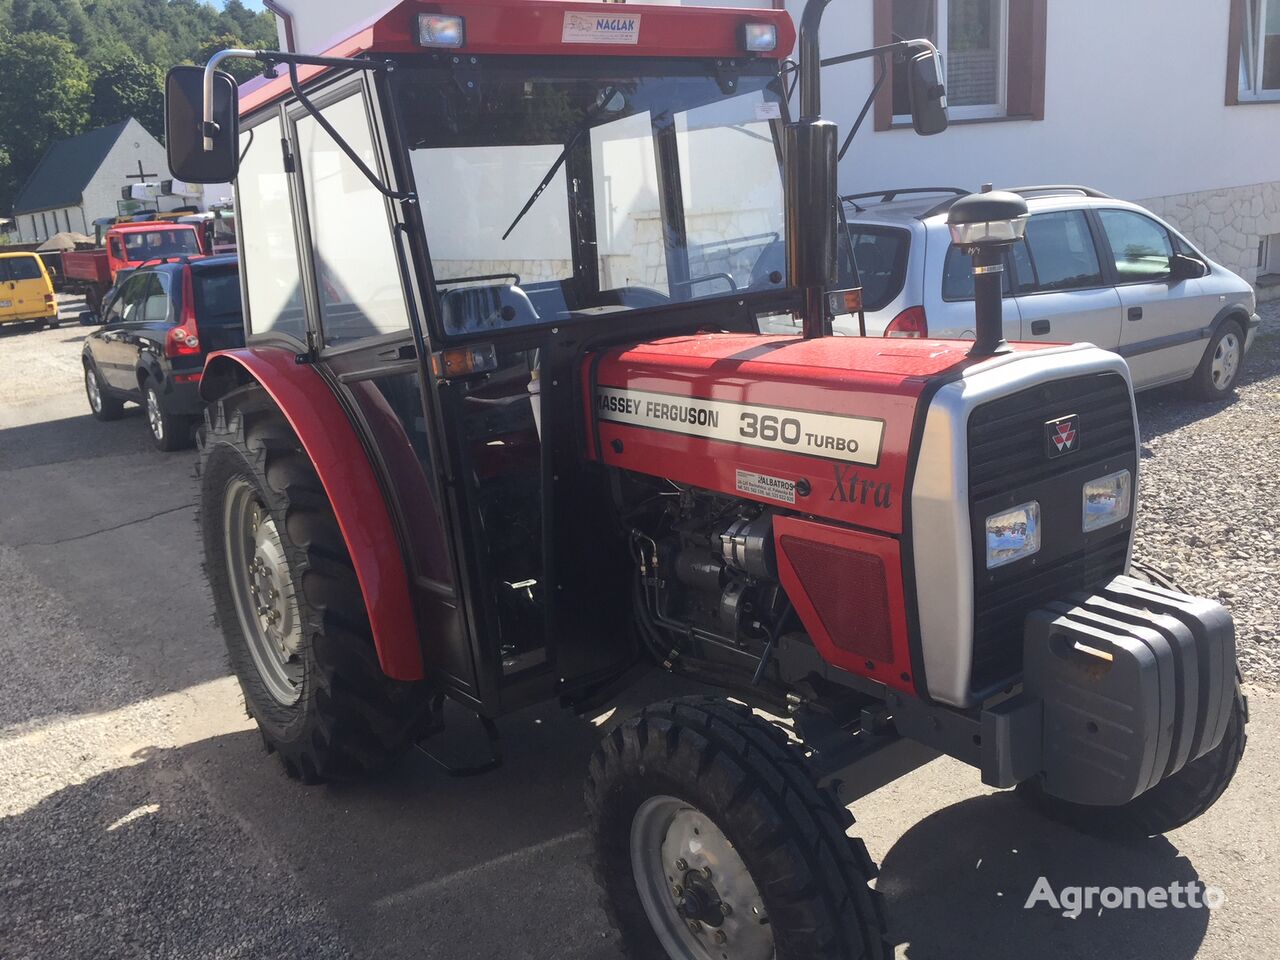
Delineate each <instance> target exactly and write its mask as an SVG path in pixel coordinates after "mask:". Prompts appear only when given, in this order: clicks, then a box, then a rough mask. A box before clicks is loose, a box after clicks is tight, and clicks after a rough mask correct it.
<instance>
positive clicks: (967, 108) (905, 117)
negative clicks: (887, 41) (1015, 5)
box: [893, 0, 1280, 122]
mask: <svg viewBox="0 0 1280 960" xmlns="http://www.w3.org/2000/svg"><path fill="white" fill-rule="evenodd" d="M1276 2H1277V3H1278V4H1280V0H1276ZM1008 23H1009V6H1008V0H894V4H893V32H894V35H895V37H900V38H902V39H903V40H914V39H916V38H917V37H928V38H929V39H930V40H932V41H933V42H934V45H935V46H937V48H938V49H939V50H940V51H942V55H943V63H944V65H945V66H946V71H947V72H946V77H947V102H948V103H949V104H950V106H951V116H952V117H954V118H955V119H957V120H964V119H979V118H984V117H1002V116H1004V115H1005V91H1006V90H1007V89H1008V81H1007V79H1006V76H1007V65H1008V54H1009V47H1008V42H1007V40H1006V36H1007V33H1008ZM904 74H905V71H902V70H897V71H895V76H894V84H893V113H894V121H895V122H907V121H909V120H910V119H911V118H910V113H911V101H910V99H909V97H908V94H907V85H906V77H905V76H904Z"/></svg>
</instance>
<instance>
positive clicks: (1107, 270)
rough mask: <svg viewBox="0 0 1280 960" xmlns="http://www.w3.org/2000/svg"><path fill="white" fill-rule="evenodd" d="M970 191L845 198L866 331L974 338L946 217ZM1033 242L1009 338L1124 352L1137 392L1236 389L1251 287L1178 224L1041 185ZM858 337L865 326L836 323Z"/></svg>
mask: <svg viewBox="0 0 1280 960" xmlns="http://www.w3.org/2000/svg"><path fill="white" fill-rule="evenodd" d="M966 192H967V191H964V190H960V189H954V190H936V189H932V190H899V191H893V192H888V193H883V194H879V193H877V194H872V195H870V196H861V195H860V196H855V197H850V198H846V200H845V214H846V217H847V219H848V223H849V232H850V239H851V240H852V242H853V248H854V255H855V259H856V261H857V264H858V270H859V274H860V278H861V281H862V288H863V305H864V309H865V311H866V326H867V333H868V335H872V336H917V337H919V336H929V337H965V338H971V337H972V336H973V278H972V276H971V273H970V263H969V258H968V257H966V256H965V255H964V254H963V253H962V252H961V251H960V250H959V249H957V248H956V247H954V246H953V245H952V243H951V235H950V233H949V231H948V229H947V211H948V210H949V209H950V207H951V204H952V203H954V202H955V200H956V199H957V198H958V197H959V196H961V195H963V194H964V193H966ZM1015 192H1018V193H1020V194H1022V195H1023V196H1024V197H1025V198H1026V200H1027V205H1028V207H1029V208H1030V210H1031V220H1030V221H1029V223H1028V225H1027V234H1026V239H1025V240H1024V241H1022V242H1021V243H1019V244H1017V245H1016V246H1014V247H1013V248H1012V252H1011V255H1010V256H1009V257H1008V260H1007V262H1006V265H1005V267H1006V269H1005V274H1004V276H1005V301H1004V324H1005V337H1006V338H1007V339H1009V340H1027V341H1033V340H1044V341H1048V342H1055V343H1058V342H1080V341H1086V342H1089V343H1093V344H1096V345H1097V346H1100V347H1104V348H1106V349H1108V350H1114V351H1116V352H1117V353H1119V354H1120V355H1121V356H1122V357H1124V358H1125V359H1126V360H1127V361H1128V363H1129V368H1130V370H1131V371H1132V374H1133V383H1134V386H1135V388H1137V389H1139V390H1145V389H1148V388H1150V387H1156V386H1160V385H1162V384H1166V383H1174V382H1177V381H1181V380H1192V381H1193V385H1194V387H1195V389H1196V391H1197V392H1198V393H1199V394H1200V395H1201V396H1203V397H1204V398H1206V399H1217V398H1220V397H1223V396H1225V395H1226V394H1228V393H1230V391H1231V390H1232V388H1233V387H1234V386H1235V384H1236V382H1237V381H1238V379H1239V376H1240V368H1241V364H1242V363H1243V361H1244V358H1245V354H1246V353H1247V352H1248V350H1249V348H1250V347H1251V346H1252V344H1253V339H1254V335H1255V332H1256V330H1257V327H1258V317H1257V316H1256V314H1255V312H1254V310H1255V297H1254V292H1253V288H1252V287H1251V286H1250V285H1249V284H1248V283H1246V282H1245V281H1244V280H1242V279H1241V278H1240V277H1238V276H1236V275H1235V274H1234V273H1232V272H1231V271H1230V270H1228V269H1226V268H1225V267H1223V266H1221V265H1219V264H1217V263H1214V262H1213V261H1212V260H1210V259H1209V258H1208V257H1206V256H1205V255H1204V254H1202V253H1201V252H1200V251H1199V250H1197V249H1196V248H1195V246H1194V245H1193V244H1192V243H1191V242H1190V241H1189V240H1187V238H1186V237H1184V236H1183V235H1182V234H1180V233H1179V232H1178V231H1177V230H1175V229H1174V228H1173V227H1171V226H1170V225H1169V224H1167V223H1166V222H1165V221H1163V220H1161V219H1160V218H1159V217H1157V216H1155V215H1154V214H1152V213H1151V212H1150V211H1148V210H1145V209H1143V208H1142V207H1140V206H1137V205H1136V204H1132V203H1126V202H1124V201H1121V200H1115V199H1112V198H1111V197H1108V196H1106V195H1105V194H1102V193H1098V192H1097V191H1095V190H1091V189H1089V188H1087V187H1033V188H1023V189H1019V190H1017V191H1015ZM835 327H836V332H837V333H842V334H847V335H852V336H856V335H857V334H858V332H859V331H858V323H857V320H856V318H854V317H850V316H840V317H837V318H836V321H835Z"/></svg>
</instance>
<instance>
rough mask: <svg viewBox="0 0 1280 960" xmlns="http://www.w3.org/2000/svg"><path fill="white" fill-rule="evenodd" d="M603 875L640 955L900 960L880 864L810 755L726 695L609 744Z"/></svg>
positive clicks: (600, 857)
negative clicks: (821, 781)
mask: <svg viewBox="0 0 1280 960" xmlns="http://www.w3.org/2000/svg"><path fill="white" fill-rule="evenodd" d="M586 801H587V811H588V818H589V821H590V829H591V834H592V846H593V854H594V859H595V872H596V880H597V883H598V884H599V885H600V887H601V889H602V891H603V893H604V907H605V911H606V912H607V914H608V915H609V917H610V919H611V920H612V921H613V924H614V927H615V928H616V929H617V930H618V931H619V933H620V934H621V941H622V942H621V946H622V948H623V949H624V950H625V951H626V952H627V954H628V955H629V956H631V957H633V958H637V960H641V958H642V960H666V958H671V960H729V958H732V960H769V958H773V957H777V958H779V960H819V958H821V960H859V958H867V960H879V958H884V957H891V956H892V955H893V950H892V948H891V947H890V946H889V945H888V944H887V942H886V940H885V924H884V915H883V910H882V908H881V905H880V901H879V894H878V893H876V891H874V890H872V889H871V888H870V887H869V886H868V883H869V882H870V881H871V880H872V879H873V878H874V877H875V875H876V870H875V865H874V864H873V863H872V861H871V857H870V855H869V854H868V853H867V848H866V845H865V844H864V843H863V842H862V841H861V840H858V839H853V838H850V837H849V836H848V835H847V834H846V832H845V831H846V830H847V828H848V827H849V826H850V825H851V824H852V823H853V817H852V816H851V815H850V814H849V811H848V810H847V809H846V808H845V807H843V806H841V805H840V803H839V802H838V801H837V800H836V799H835V797H834V796H833V795H832V794H831V793H830V792H828V791H826V790H822V789H819V788H818V787H817V786H815V784H814V782H813V780H812V779H811V778H810V776H809V773H808V771H807V769H806V767H805V763H804V759H803V757H802V756H801V754H800V748H799V746H798V745H796V744H792V743H790V742H789V741H788V739H787V737H786V735H785V734H784V733H783V732H782V731H781V730H779V729H778V728H777V727H775V726H773V725H771V724H769V723H766V722H765V721H763V720H761V719H759V718H758V717H756V716H754V715H753V714H752V713H751V711H750V710H747V709H746V708H744V707H738V706H736V705H733V704H730V703H728V702H727V701H724V700H717V699H715V698H710V697H690V698H683V699H678V700H670V701H665V702H663V703H658V704H654V705H653V706H650V707H648V708H646V709H645V710H644V711H643V712H642V713H640V714H639V715H638V716H637V717H633V718H632V719H630V720H628V721H626V722H624V723H623V724H621V725H620V726H619V727H617V728H616V729H615V730H613V732H612V733H610V734H609V735H608V736H607V737H605V738H604V740H603V741H602V742H601V744H600V746H599V748H598V749H597V750H596V752H595V755H594V756H593V757H592V760H591V769H590V773H589V775H588V777H587V783H586Z"/></svg>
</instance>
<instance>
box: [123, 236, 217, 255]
mask: <svg viewBox="0 0 1280 960" xmlns="http://www.w3.org/2000/svg"><path fill="white" fill-rule="evenodd" d="M124 247H125V252H126V253H127V254H128V256H129V260H130V261H137V260H151V259H154V258H156V257H184V256H192V255H194V254H197V253H199V252H200V244H199V243H198V242H197V241H196V234H195V231H194V230H148V231H145V232H140V233H126V234H125V235H124Z"/></svg>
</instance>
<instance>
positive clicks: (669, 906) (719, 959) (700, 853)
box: [631, 796, 774, 960]
mask: <svg viewBox="0 0 1280 960" xmlns="http://www.w3.org/2000/svg"><path fill="white" fill-rule="evenodd" d="M631 869H632V872H633V874H634V876H635V881H636V890H637V891H638V892H639V894H640V903H641V905H642V906H643V907H644V912H645V914H646V915H647V916H648V918H649V924H650V925H651V926H652V927H653V932H654V933H655V934H657V937H658V940H659V942H660V943H661V944H662V947H663V949H664V950H666V951H667V954H668V955H669V956H670V957H671V958H672V960H769V958H771V957H773V956H774V949H773V931H772V928H771V927H770V926H769V925H768V924H769V920H768V917H767V915H766V914H765V909H764V901H763V900H762V899H761V897H760V891H759V889H758V888H757V887H756V883H755V880H753V879H752V877H751V874H750V873H749V872H748V870H747V867H746V864H744V863H743V862H742V858H741V857H740V856H738V852H737V851H736V850H734V848H733V844H731V843H730V842H729V840H728V838H726V837H725V835H724V834H723V833H722V832H721V831H720V828H719V827H717V826H716V825H715V823H714V822H713V821H712V820H711V818H709V817H708V816H707V815H706V814H704V813H703V812H702V811H701V810H699V809H697V808H696V807H694V806H693V805H691V804H689V803H686V802H685V801H683V800H677V799H676V798H675V797H668V796H657V797H650V798H649V799H648V800H646V801H645V802H644V803H643V804H641V805H640V809H639V810H637V811H636V815H635V819H633V820H632V822H631Z"/></svg>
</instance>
